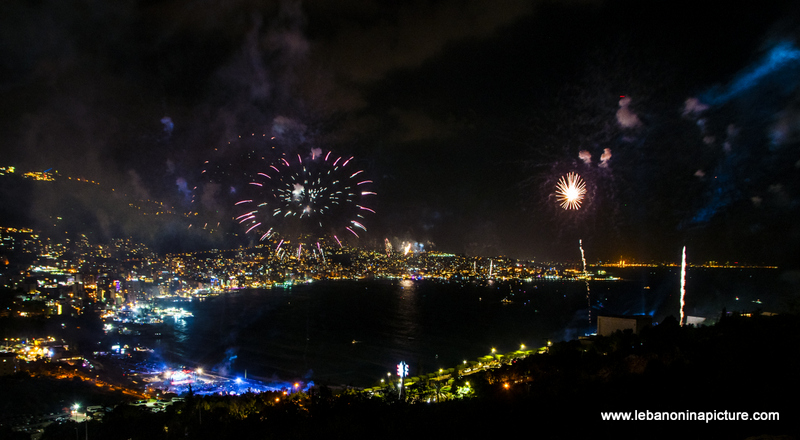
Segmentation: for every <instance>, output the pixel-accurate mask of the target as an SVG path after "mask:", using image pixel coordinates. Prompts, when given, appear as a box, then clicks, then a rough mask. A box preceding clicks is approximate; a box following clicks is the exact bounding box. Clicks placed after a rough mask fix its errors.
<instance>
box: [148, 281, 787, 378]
mask: <svg viewBox="0 0 800 440" xmlns="http://www.w3.org/2000/svg"><path fill="white" fill-rule="evenodd" d="M605 270H606V271H607V272H608V275H614V276H618V277H621V278H622V280H621V281H591V282H590V283H589V292H590V296H589V299H588V300H587V286H586V283H585V282H584V281H535V282H525V283H522V282H518V281H517V282H502V281H494V282H489V283H486V282H483V283H480V284H478V283H469V282H467V283H461V282H458V283H457V282H440V281H425V280H423V281H410V280H405V281H403V280H370V281H321V282H314V283H311V284H302V285H295V286H293V287H290V288H272V289H260V290H239V291H233V292H229V293H225V294H222V295H220V296H217V297H212V298H207V299H204V300H198V299H194V300H192V301H185V302H180V303H175V304H173V305H175V306H178V307H183V308H185V309H187V310H189V311H191V312H192V313H193V314H194V317H193V318H187V319H185V320H181V321H177V322H175V323H174V324H170V326H171V327H172V329H174V331H171V332H167V336H165V337H164V338H163V339H162V340H161V341H160V342H159V343H158V344H157V345H156V347H155V348H156V355H157V356H158V357H160V358H161V359H162V360H163V361H165V362H168V363H171V364H184V365H188V366H194V367H202V368H205V369H207V370H212V369H213V370H215V371H217V372H220V373H223V374H229V375H244V374H245V373H246V374H247V375H248V377H253V378H262V379H269V380H303V381H306V382H308V381H314V382H315V383H317V384H327V385H352V386H357V387H367V386H373V385H375V384H376V383H377V382H379V381H380V379H381V378H385V377H386V375H387V373H392V374H394V369H395V365H396V364H397V363H399V362H400V361H405V362H406V363H407V364H409V366H410V369H411V371H410V374H411V375H412V376H413V375H418V374H426V373H430V372H433V371H437V370H438V369H439V368H450V367H453V366H455V365H456V364H459V363H462V362H463V361H464V360H475V359H476V358H478V357H481V356H485V355H487V354H489V353H491V349H492V348H495V349H497V351H498V352H500V353H505V352H509V351H513V350H517V349H519V348H520V345H522V344H524V345H525V346H526V347H527V348H529V349H531V348H536V347H541V346H544V345H546V343H547V341H553V342H558V341H562V340H570V339H576V338H578V337H579V336H582V335H584V334H590V333H593V332H594V331H595V330H596V325H597V316H598V315H600V314H610V315H629V314H647V315H650V316H652V317H653V321H654V322H656V323H657V322H660V321H662V320H663V319H664V318H665V317H667V316H669V315H672V316H675V317H678V316H679V314H680V305H679V304H680V268H624V269H619V268H606V269H605ZM796 292H797V290H796V285H795V284H792V283H791V282H789V281H788V278H787V274H786V273H783V272H781V271H780V270H778V269H703V268H690V269H689V271H688V274H687V280H686V307H685V313H686V315H688V316H699V317H705V318H708V319H709V322H712V321H716V319H718V318H719V316H720V313H721V311H722V309H723V308H726V309H727V311H728V312H735V311H743V312H752V311H757V310H761V311H769V312H784V311H787V310H788V309H789V308H791V307H793V305H794V304H796V300H793V299H792V298H793V296H792V295H795V294H796ZM590 305H591V308H590Z"/></svg>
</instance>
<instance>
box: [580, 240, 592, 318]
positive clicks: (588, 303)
mask: <svg viewBox="0 0 800 440" xmlns="http://www.w3.org/2000/svg"><path fill="white" fill-rule="evenodd" d="M578 247H579V248H581V260H583V280H584V281H586V306H587V307H588V309H589V325H591V324H592V297H591V293H590V292H589V278H588V277H587V276H586V255H585V254H584V253H583V240H581V239H578Z"/></svg>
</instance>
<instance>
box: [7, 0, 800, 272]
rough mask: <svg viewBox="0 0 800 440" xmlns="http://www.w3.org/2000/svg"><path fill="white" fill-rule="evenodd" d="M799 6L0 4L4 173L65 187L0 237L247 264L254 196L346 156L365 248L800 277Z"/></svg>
mask: <svg viewBox="0 0 800 440" xmlns="http://www.w3.org/2000/svg"><path fill="white" fill-rule="evenodd" d="M793 3H794V2H791V1H767V2H752V1H748V2H735V1H734V2H703V1H687V2H681V1H672V2H642V1H540V2H533V1H514V0H509V1H501V2H497V1H489V0H483V1H479V0H473V1H469V0H465V1H455V0H454V1H414V2H405V1H403V2H391V1H384V2H378V1H346V0H337V1H313V2H312V1H308V2H295V1H282V2H279V1H236V0H227V1H202V2H201V1H171V2H158V1H139V2H135V1H114V2H106V1H64V0H53V1H35V2H31V1H16V0H7V1H3V2H2V4H0V102H2V111H0V130H2V133H3V136H1V137H0V152H1V154H2V155H1V156H0V166H16V167H17V169H18V171H44V170H57V171H58V173H59V175H60V176H62V179H61V180H62V182H61V183H40V184H36V185H34V184H32V183H29V182H27V181H25V182H20V181H19V179H16V180H15V179H12V178H10V177H8V176H0V197H2V198H3V208H2V209H1V210H0V214H1V215H2V216H3V217H4V219H3V222H4V223H5V224H7V225H12V224H14V223H25V222H35V223H37V224H39V225H52V224H56V225H57V227H59V228H71V229H74V230H81V229H83V230H86V231H89V233H90V234H93V235H94V236H95V238H97V239H98V240H102V239H107V238H110V237H112V236H120V235H133V236H135V237H139V238H141V239H143V240H145V241H146V242H148V243H149V244H151V245H152V246H153V247H154V248H156V249H159V250H188V249H202V248H211V247H217V248H221V247H226V246H233V245H240V244H248V243H249V244H252V243H255V242H257V241H258V238H259V236H260V235H256V234H244V228H243V227H242V226H241V225H239V224H238V223H237V222H235V221H233V220H232V219H233V217H234V216H235V215H237V214H238V212H237V211H236V208H234V206H233V203H234V202H235V201H236V199H237V197H239V194H241V193H243V191H245V189H244V187H246V186H247V185H248V183H249V182H250V181H251V180H252V176H253V175H254V174H255V173H257V172H259V171H262V170H264V169H266V168H268V167H269V165H270V164H273V163H275V161H277V160H279V159H280V158H281V157H297V155H298V154H299V155H301V157H309V156H310V155H311V154H312V151H323V152H327V151H334V152H335V154H337V155H341V156H343V157H350V156H354V159H353V161H354V162H353V166H356V167H357V168H358V169H363V170H364V173H363V175H365V176H368V178H369V179H370V180H372V181H373V184H372V189H373V190H374V191H375V192H376V193H377V196H375V197H374V198H373V199H372V200H373V201H372V203H371V206H370V207H371V208H372V209H374V210H375V214H371V213H370V214H369V215H365V218H364V219H363V220H364V221H363V223H364V226H365V227H366V229H367V232H363V231H362V233H360V234H359V235H360V238H359V239H358V240H357V241H356V243H358V244H360V245H363V246H369V247H374V248H380V249H382V248H383V243H384V239H386V238H388V239H389V240H390V241H391V242H392V243H393V244H394V245H395V246H399V245H400V244H401V243H402V242H409V243H414V244H415V246H416V248H417V249H425V250H438V251H445V252H456V253H467V254H470V255H484V256H497V255H508V256H510V257H516V258H525V259H537V260H547V259H558V260H572V261H578V260H579V259H580V252H579V249H578V240H579V239H582V240H583V246H584V249H585V250H586V257H587V259H588V260H589V261H590V262H592V261H598V260H603V261H609V260H611V261H616V260H618V259H620V258H623V259H626V260H629V261H630V260H632V259H636V260H639V261H649V260H650V259H657V260H669V261H674V262H679V261H680V255H681V248H682V247H683V246H684V245H685V246H687V249H688V255H689V261H690V262H694V263H702V262H704V261H708V260H716V261H720V262H725V261H731V262H733V261H740V262H749V263H769V264H779V265H784V266H797V265H800V252H798V251H797V249H798V248H800V246H799V245H800V227H798V222H797V221H796V220H795V219H796V218H797V215H798V212H799V211H800V208H799V207H798V200H799V199H798V196H800V179H798V177H800V148H799V146H800V42H798V38H797V37H798V36H800V34H799V33H798V30H800V28H798V23H800V19H799V18H800V15H798V12H800V9H798V7H797V6H796V5H793ZM206 161H208V163H206ZM203 170H206V171H207V172H206V173H203ZM568 172H576V173H578V174H579V175H580V176H581V177H582V178H583V180H585V182H586V185H587V194H586V197H585V199H584V202H583V205H582V206H581V208H580V209H579V210H577V211H567V210H564V209H562V208H561V207H560V206H559V204H558V202H557V200H556V197H555V186H556V183H557V182H558V180H559V178H560V177H561V176H563V175H565V174H566V173H568ZM67 176H69V177H73V178H77V177H80V178H82V179H88V180H91V181H95V182H97V183H98V184H88V183H75V182H74V181H70V182H68V183H67V182H63V180H65V179H66V177H67ZM112 189H113V191H112ZM141 200H145V201H147V200H150V202H146V203H145V202H140V201H141ZM133 201H137V202H136V203H138V204H148V203H149V204H150V205H149V206H150V207H151V208H152V206H154V205H153V204H154V203H155V202H156V201H157V202H160V203H163V204H164V205H163V206H168V207H170V208H171V212H173V213H172V214H166V215H159V216H154V215H144V214H143V212H147V209H148V208H147V207H146V206H144V207H142V208H136V209H137V210H138V211H137V212H133V211H132V210H133V209H134V208H131V207H130V206H129V205H130V204H134V203H133ZM187 213H189V214H188V215H187ZM195 213H196V214H195ZM55 217H61V219H60V220H58V221H57V222H55V223H54V221H55V220H53V219H54V218H55ZM341 220H342V219H337V218H331V219H330V223H331V224H336V223H337V222H340V221H341ZM59 222H60V223H59ZM217 223H219V226H216V225H217ZM20 225H21V224H20ZM190 225H191V227H190ZM210 225H211V226H210ZM204 228H205V229H204ZM212 229H213V233H212V232H211V230H212Z"/></svg>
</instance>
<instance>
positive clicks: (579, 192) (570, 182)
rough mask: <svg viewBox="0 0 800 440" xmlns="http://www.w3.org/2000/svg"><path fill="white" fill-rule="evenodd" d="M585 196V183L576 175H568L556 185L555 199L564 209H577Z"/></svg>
mask: <svg viewBox="0 0 800 440" xmlns="http://www.w3.org/2000/svg"><path fill="white" fill-rule="evenodd" d="M585 194H586V182H584V181H583V179H581V176H579V175H578V174H576V173H568V174H567V175H566V176H563V177H561V179H559V181H558V184H556V199H557V200H558V202H559V203H560V204H561V207H562V208H564V209H579V208H580V207H581V203H582V202H583V196H584V195H585Z"/></svg>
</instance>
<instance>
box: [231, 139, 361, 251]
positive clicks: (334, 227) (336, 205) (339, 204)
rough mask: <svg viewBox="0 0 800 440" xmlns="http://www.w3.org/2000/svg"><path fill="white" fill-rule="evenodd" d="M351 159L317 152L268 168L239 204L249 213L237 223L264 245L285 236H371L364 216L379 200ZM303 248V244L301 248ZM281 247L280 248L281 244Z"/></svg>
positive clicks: (240, 217) (330, 153) (286, 158)
mask: <svg viewBox="0 0 800 440" xmlns="http://www.w3.org/2000/svg"><path fill="white" fill-rule="evenodd" d="M352 159H353V158H352V157H351V158H349V159H346V158H343V157H336V156H334V155H333V153H332V152H328V153H327V154H322V153H321V152H320V151H319V150H313V151H312V152H311V154H310V155H309V156H306V157H305V158H304V157H302V156H301V155H299V154H297V155H286V156H284V157H282V158H280V159H278V160H277V161H275V162H273V163H272V164H269V165H268V166H266V167H265V168H264V169H263V170H262V171H261V172H259V173H257V174H256V176H255V178H254V180H253V181H252V182H250V185H249V189H250V191H249V194H248V197H247V198H245V199H242V200H240V201H239V202H237V203H236V206H237V207H239V208H241V209H243V210H244V212H243V213H242V214H241V215H239V216H238V217H236V220H237V221H238V222H239V223H240V224H242V225H243V226H244V227H245V230H246V232H247V233H256V234H258V236H259V239H260V240H261V241H264V240H267V239H269V238H272V237H273V236H275V235H279V236H282V237H286V238H290V237H295V238H298V237H303V236H313V237H314V238H315V239H316V238H319V237H321V236H333V238H334V239H336V241H337V243H338V242H339V238H338V237H337V235H336V234H341V233H348V234H352V235H353V236H355V237H358V236H359V235H358V234H359V232H361V231H366V230H367V229H366V227H365V226H364V223H365V221H364V216H365V215H366V214H372V213H374V212H375V211H373V210H372V209H371V208H369V207H368V206H367V204H368V203H369V201H370V199H371V198H372V197H373V196H375V193H374V192H373V191H370V190H369V187H370V185H371V184H372V181H371V180H367V179H365V178H363V173H364V171H363V170H358V169H354V168H353V167H352V165H351V162H352ZM301 246H302V245H301ZM278 248H280V245H278Z"/></svg>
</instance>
